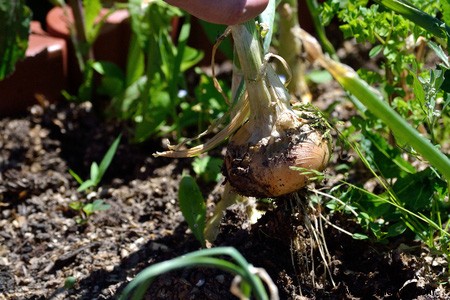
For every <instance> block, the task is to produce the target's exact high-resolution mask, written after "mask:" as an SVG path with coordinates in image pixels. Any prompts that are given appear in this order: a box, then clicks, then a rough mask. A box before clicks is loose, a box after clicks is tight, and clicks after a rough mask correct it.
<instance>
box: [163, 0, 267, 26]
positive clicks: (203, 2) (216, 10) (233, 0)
mask: <svg viewBox="0 0 450 300" xmlns="http://www.w3.org/2000/svg"><path fill="white" fill-rule="evenodd" d="M166 2H167V3H169V4H171V5H175V6H178V7H179V8H181V9H184V10H185V11H187V12H188V13H190V14H192V15H194V16H196V17H197V18H199V19H202V20H205V21H207V22H211V23H217V24H226V25H234V24H239V23H243V22H245V21H247V20H250V19H252V18H254V17H256V16H257V15H259V14H260V13H261V12H262V11H263V10H264V9H265V8H266V6H267V3H268V2H269V0H166Z"/></svg>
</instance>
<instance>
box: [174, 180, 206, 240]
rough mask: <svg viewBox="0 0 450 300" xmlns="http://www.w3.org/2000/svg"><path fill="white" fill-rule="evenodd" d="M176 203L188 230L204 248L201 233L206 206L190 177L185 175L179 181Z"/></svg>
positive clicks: (204, 223)
mask: <svg viewBox="0 0 450 300" xmlns="http://www.w3.org/2000/svg"><path fill="white" fill-rule="evenodd" d="M178 201H179V203H180V209H181V212H182V213H183V216H184V219H185V220H186V222H187V223H188V225H189V228H190V229H191V230H192V233H193V234H194V236H195V237H196V238H197V240H198V241H199V242H200V243H201V244H202V246H203V247H205V246H206V241H205V236H204V234H203V232H204V231H205V225H206V204H205V200H204V199H203V195H202V192H201V191H200V188H199V186H198V185H197V182H196V181H195V179H194V178H192V177H191V176H188V175H185V176H183V178H182V179H181V182H180V187H179V191H178Z"/></svg>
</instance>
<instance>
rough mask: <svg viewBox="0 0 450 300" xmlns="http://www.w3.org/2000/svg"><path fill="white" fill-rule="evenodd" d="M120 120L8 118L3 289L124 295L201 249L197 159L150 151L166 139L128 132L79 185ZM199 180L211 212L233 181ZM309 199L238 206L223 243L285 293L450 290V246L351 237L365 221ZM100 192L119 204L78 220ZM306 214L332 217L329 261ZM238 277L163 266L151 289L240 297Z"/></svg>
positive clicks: (3, 125)
mask: <svg viewBox="0 0 450 300" xmlns="http://www.w3.org/2000/svg"><path fill="white" fill-rule="evenodd" d="M4 100H7V99H4ZM120 128H122V127H120V126H119V125H117V123H114V122H111V123H108V122H105V121H104V120H102V119H99V118H98V117H97V114H95V112H94V111H93V109H92V108H91V107H90V106H89V105H88V104H81V105H75V104H68V103H60V104H58V105H44V106H34V107H32V108H31V110H30V112H29V113H28V114H26V115H24V116H21V117H17V118H12V117H11V118H4V119H2V120H0V299H17V300H21V299H35V300H37V299H115V298H116V297H117V296H118V295H119V294H120V292H121V291H122V290H123V289H124V288H125V286H126V285H127V284H128V282H129V281H130V280H132V279H133V278H134V277H135V276H136V274H137V273H139V271H141V270H143V269H144V268H146V267H148V266H150V265H152V264H155V263H157V262H162V261H166V260H169V259H171V258H175V257H178V256H181V255H183V254H186V253H189V252H192V251H195V250H198V249H200V244H199V243H198V242H197V241H196V240H195V238H194V237H193V235H192V234H191V232H190V231H189V229H188V226H187V224H186V222H185V221H184V219H183V216H182V214H181V212H180V209H179V206H178V203H177V198H178V194H177V193H178V185H179V182H180V179H181V176H182V174H183V172H190V173H191V174H193V173H192V172H191V162H192V160H191V159H179V160H173V159H167V158H154V157H152V153H154V152H155V151H158V150H161V149H163V147H164V144H163V142H161V141H160V140H157V141H149V142H146V143H144V144H133V143H129V140H130V139H129V134H127V133H126V132H125V133H123V138H122V142H121V144H120V146H119V148H118V150H117V154H116V156H115V158H114V160H113V162H112V165H111V167H110V168H109V169H108V170H107V172H106V174H105V177H104V179H103V181H102V182H101V184H100V186H99V187H98V188H96V189H95V190H94V191H92V192H90V193H87V194H86V193H84V192H78V191H77V188H78V183H77V182H76V181H75V180H74V179H73V177H72V176H71V175H70V174H69V170H70V169H72V170H74V171H75V172H76V173H78V174H79V175H80V176H81V177H82V178H87V177H88V176H89V168H90V165H91V163H92V162H93V161H96V162H99V161H101V159H102V157H103V155H104V153H105V152H106V151H107V149H108V147H109V146H110V145H111V143H112V142H113V140H114V139H115V138H116V137H117V136H118V134H119V133H120V132H121V129H120ZM217 154H218V155H220V151H219V150H218V152H217ZM200 183H201V182H200ZM201 188H202V191H203V193H204V195H205V198H206V199H207V207H208V210H209V211H210V212H211V211H212V209H213V208H214V205H215V203H217V201H218V200H219V199H220V192H221V190H222V189H223V183H222V182H221V183H218V184H214V185H211V184H209V185H206V184H201ZM299 199H300V200H299ZM302 199H304V195H302V194H300V195H299V196H298V197H297V200H295V199H294V200H295V201H294V200H293V198H292V197H291V198H289V197H288V198H285V199H279V200H278V201H276V202H275V204H274V205H271V206H269V207H266V210H267V212H266V214H265V215H264V216H263V217H262V218H260V219H259V220H258V221H257V222H256V223H255V224H250V223H249V222H248V221H247V220H248V218H247V216H246V214H245V209H244V208H243V207H242V205H241V206H236V207H233V208H232V209H230V210H229V211H227V213H226V215H225V217H224V219H223V221H222V225H221V232H220V234H219V236H218V238H217V240H216V241H215V242H214V244H213V246H232V247H235V248H237V249H238V250H239V251H240V252H241V253H242V254H243V255H244V257H245V258H246V259H247V260H248V261H249V262H250V263H251V264H253V265H254V266H255V267H260V268H264V269H265V270H266V271H267V272H268V274H269V275H270V277H271V278H272V280H273V281H274V282H275V284H276V286H277V287H278V290H279V294H280V298H281V299H449V298H450V294H449V288H448V278H447V279H446V277H445V276H446V274H447V273H446V272H448V266H447V265H446V264H447V262H446V260H445V259H444V258H443V257H439V256H434V255H433V254H432V253H430V251H428V249H427V248H426V247H425V246H424V245H422V244H420V243H419V242H413V241H411V239H402V238H399V239H396V240H392V241H390V242H389V243H387V244H379V243H372V242H369V241H358V240H355V239H352V238H351V237H349V236H348V235H346V234H344V233H343V232H342V231H341V230H338V229H337V227H340V228H342V229H345V230H346V231H349V232H357V231H358V230H360V229H359V228H358V225H357V224H355V223H354V222H353V221H351V220H349V219H348V218H347V217H346V216H343V215H337V214H335V215H333V216H327V215H326V212H325V211H323V212H322V213H323V214H324V218H325V220H327V222H329V223H327V222H325V221H323V220H322V221H320V220H321V219H320V218H318V216H317V215H318V213H321V212H318V211H311V210H310V208H308V205H307V203H302V201H304V200H302ZM95 200H103V201H104V202H105V203H106V204H108V205H110V208H109V209H107V210H105V211H99V212H96V213H95V214H93V215H91V216H90V217H89V218H88V219H87V220H85V222H84V224H83V223H80V222H78V223H77V217H79V215H78V214H77V212H76V211H74V210H73V209H71V208H70V207H69V205H70V204H71V203H73V202H76V201H82V202H83V203H88V202H93V201H95ZM308 218H309V219H308ZM308 220H310V221H311V224H312V226H313V227H315V228H322V229H321V232H322V233H323V237H324V241H325V242H322V247H323V246H324V244H325V245H326V247H327V249H328V253H329V254H328V259H326V260H325V261H327V263H326V264H325V263H324V260H323V259H322V258H321V255H320V251H318V250H317V249H318V247H317V242H314V239H312V232H311V226H309V227H308V226H307V224H308ZM319 221H320V222H321V224H322V227H317V226H315V225H314V224H318V223H317V222H319ZM330 224H332V225H333V226H332V225H330ZM308 228H309V229H308ZM325 256H327V255H325ZM325 266H328V270H327V268H326V267H325ZM232 281H233V276H232V275H231V274H228V273H226V272H224V271H220V270H217V269H207V268H191V269H183V270H179V271H176V272H171V273H168V274H164V275H161V276H160V277H158V278H157V279H156V281H155V282H154V283H153V284H152V285H151V286H150V288H149V290H148V293H147V294H146V299H212V300H215V299H217V300H219V299H238V298H237V297H236V296H234V295H233V294H232V293H231V292H230V286H231V283H232ZM445 281H447V286H446V285H445V284H444V285H442V284H440V282H445ZM70 282H72V283H70ZM65 284H66V286H65Z"/></svg>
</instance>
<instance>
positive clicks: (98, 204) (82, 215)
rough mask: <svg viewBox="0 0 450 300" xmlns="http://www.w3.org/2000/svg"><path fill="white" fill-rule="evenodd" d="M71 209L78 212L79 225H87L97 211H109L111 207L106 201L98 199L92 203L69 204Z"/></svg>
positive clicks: (77, 220)
mask: <svg viewBox="0 0 450 300" xmlns="http://www.w3.org/2000/svg"><path fill="white" fill-rule="evenodd" d="M69 207H70V208H71V209H73V210H75V211H77V212H78V214H79V215H78V216H76V217H75V222H77V224H86V223H87V221H88V219H89V217H90V216H91V215H92V214H94V213H95V212H97V211H103V210H108V209H109V208H110V207H111V205H109V204H108V203H105V201H104V200H100V199H97V200H95V201H94V202H92V203H83V202H81V201H75V202H72V203H70V204H69Z"/></svg>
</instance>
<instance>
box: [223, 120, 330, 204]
mask: <svg viewBox="0 0 450 300" xmlns="http://www.w3.org/2000/svg"><path fill="white" fill-rule="evenodd" d="M248 124H249V123H246V124H245V125H244V126H243V127H242V128H241V129H239V130H238V132H236V134H235V135H234V136H233V138H231V140H230V143H229V145H228V147H227V152H226V155H225V171H224V172H225V176H226V177H227V179H228V181H229V182H230V184H231V186H233V187H234V189H235V190H236V191H237V192H238V193H239V194H241V195H244V196H248V197H258V198H264V197H270V198H274V197H279V196H283V195H286V194H290V193H293V192H295V191H298V190H300V189H301V188H303V187H305V186H306V185H307V184H308V179H309V178H308V175H307V174H304V173H302V172H301V171H298V170H293V169H292V168H291V167H299V168H305V169H311V170H317V171H322V170H323V169H325V167H326V165H327V163H328V161H329V159H330V152H331V150H330V144H329V142H328V139H327V138H325V137H324V135H323V132H322V130H320V129H317V128H313V127H312V126H310V125H308V124H305V125H303V126H301V127H299V128H291V129H288V130H286V131H283V132H282V134H281V135H280V136H278V137H272V136H271V137H268V138H261V139H260V141H258V142H257V143H254V144H250V143H248V142H244V143H241V142H240V141H248V140H249V139H248V137H249V135H252V131H251V128H250V126H249V125H248Z"/></svg>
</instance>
